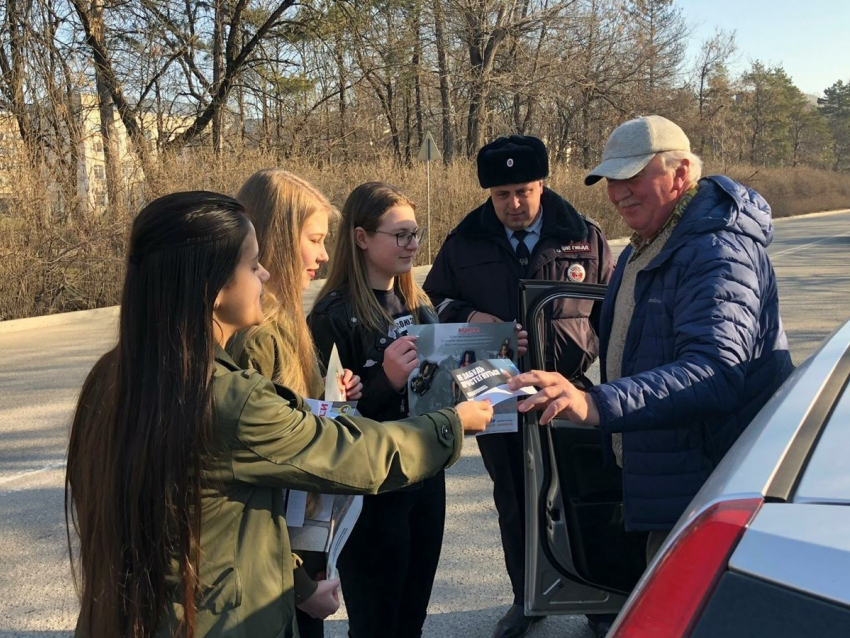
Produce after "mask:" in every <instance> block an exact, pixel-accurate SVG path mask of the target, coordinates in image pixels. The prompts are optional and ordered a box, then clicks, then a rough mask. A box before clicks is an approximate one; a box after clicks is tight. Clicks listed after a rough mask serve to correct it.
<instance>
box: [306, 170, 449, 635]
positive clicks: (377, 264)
mask: <svg viewBox="0 0 850 638" xmlns="http://www.w3.org/2000/svg"><path fill="white" fill-rule="evenodd" d="M424 235H425V229H424V228H421V227H420V226H419V225H418V224H417V223H416V216H415V210H414V205H413V202H411V201H410V199H409V198H408V197H407V196H405V195H404V193H402V192H401V191H400V190H399V189H398V188H396V187H394V186H391V185H389V184H384V183H381V182H369V183H366V184H361V185H360V186H358V187H357V188H355V189H354V190H353V191H352V193H351V194H350V195H349V197H348V199H347V201H346V202H345V205H344V206H343V209H342V223H341V224H340V230H339V236H338V237H337V243H336V249H335V252H334V259H333V261H332V262H331V269H330V273H329V274H328V279H327V282H326V283H325V285H324V287H323V288H322V290H321V292H320V293H319V299H317V301H316V304H315V305H314V308H313V311H312V312H311V313H310V315H309V317H308V318H307V321H308V323H309V325H310V329H311V331H312V333H313V339H314V340H315V342H316V347H317V348H318V351H319V354H320V357H321V359H322V360H323V361H327V358H328V356H329V354H330V352H331V349H332V348H333V346H334V344H336V346H337V349H338V350H339V355H340V360H341V361H342V364H343V365H344V366H347V367H350V368H351V369H352V370H353V371H354V373H355V374H358V375H360V376H361V377H362V378H363V396H362V397H361V399H360V401H359V402H358V404H357V408H358V410H359V411H360V412H361V414H363V415H364V416H369V417H370V418H374V419H379V420H380V419H390V418H392V419H402V418H405V417H407V415H408V405H407V393H406V388H407V380H408V376H409V375H410V373H411V372H412V371H413V370H414V369H416V368H417V367H418V365H419V360H418V357H417V353H416V340H415V338H414V337H412V336H408V335H407V328H408V326H410V325H411V324H413V323H437V316H436V314H435V313H434V309H433V307H432V306H431V303H430V301H429V300H428V297H427V296H426V295H425V293H424V292H423V291H422V289H421V288H420V287H419V285H418V284H417V283H416V281H415V280H414V278H413V270H412V267H413V259H414V257H415V255H416V251H417V250H418V249H419V245H420V242H421V241H422V239H423V238H424ZM376 454H379V455H380V454H382V452H381V451H380V450H376ZM445 513H446V485H445V476H444V474H443V473H442V472H441V473H439V474H438V475H436V476H434V477H432V478H431V479H428V480H427V481H424V482H423V483H421V484H420V485H417V486H415V487H413V488H412V489H410V490H404V491H400V492H398V493H396V494H395V495H393V497H392V498H384V497H383V496H377V497H372V496H367V497H364V499H363V511H362V512H361V514H360V518H359V519H358V521H357V524H356V525H355V527H354V530H353V531H352V533H351V536H350V537H349V540H348V542H347V543H346V545H345V547H344V548H343V550H342V554H341V556H340V559H339V572H340V577H341V579H342V587H343V593H344V595H345V605H346V609H347V611H348V618H349V634H348V635H349V637H350V638H414V637H416V638H418V637H419V636H421V635H422V626H423V623H424V622H425V617H426V615H427V609H428V600H429V598H430V596H431V588H432V586H433V583H434V576H435V574H436V571H437V563H438V561H439V558H440V549H441V545H442V541H443V526H444V522H445Z"/></svg>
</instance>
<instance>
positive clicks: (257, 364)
mask: <svg viewBox="0 0 850 638" xmlns="http://www.w3.org/2000/svg"><path fill="white" fill-rule="evenodd" d="M237 199H238V200H239V201H240V202H242V203H243V204H244V205H245V208H246V213H247V215H248V218H249V219H250V220H251V222H252V223H253V224H254V229H255V230H256V233H257V242H258V243H259V245H260V263H262V264H263V265H264V266H265V267H266V268H267V269H268V271H269V280H268V281H267V282H266V285H265V294H264V295H263V316H264V318H263V323H262V324H261V325H259V326H255V327H253V328H251V329H250V330H248V331H243V332H241V333H239V334H237V335H236V336H235V337H234V338H233V339H231V340H230V343H229V344H228V347H227V349H228V352H230V353H231V354H232V355H233V358H234V360H235V361H236V362H237V363H238V364H239V365H240V366H241V367H243V368H246V369H248V368H250V369H253V370H256V371H257V372H259V373H260V374H262V375H263V376H264V377H266V378H267V379H271V380H272V381H274V382H275V383H277V384H279V385H282V386H286V387H287V388H289V389H290V390H293V391H294V392H295V393H296V394H299V395H301V396H305V397H311V398H313V399H318V398H321V397H322V394H323V390H324V383H323V381H322V374H321V370H320V366H319V362H318V360H317V358H316V353H315V349H314V347H313V339H312V338H311V336H310V330H309V329H308V328H307V322H306V321H305V319H304V308H303V306H302V303H301V296H302V293H303V292H304V290H306V289H307V288H308V287H309V285H310V282H311V281H313V280H314V279H315V278H316V275H317V274H318V271H319V268H321V266H322V264H324V263H327V261H328V254H327V251H326V250H325V238H326V237H327V235H328V228H329V224H330V223H331V221H336V220H337V219H339V211H337V209H336V208H334V207H333V206H332V205H331V203H330V202H329V201H328V200H327V198H326V197H325V196H324V195H322V193H321V192H319V190H318V189H317V188H316V187H314V186H313V185H312V184H310V183H309V182H307V181H306V180H304V179H301V178H300V177H298V176H297V175H294V174H292V173H290V172H288V171H285V170H282V169H274V168H273V169H264V170H261V171H258V172H257V173H254V174H253V175H252V176H251V177H249V178H248V180H247V181H246V182H245V184H244V185H243V186H242V188H241V189H240V190H239V194H238V195H237ZM342 382H343V385H344V388H343V389H344V391H345V393H346V398H348V399H351V400H356V399H359V398H360V390H361V388H362V387H363V386H362V384H361V383H360V378H359V377H357V376H356V375H353V374H352V373H351V371H350V370H346V371H345V374H344V376H343V378H342ZM311 505H312V506H318V497H317V495H316V494H315V493H313V494H310V495H309V496H308V514H309V513H310V506H311ZM296 560H297V562H298V563H301V561H303V565H302V566H300V567H299V568H298V569H296V571H295V602H296V605H297V606H298V611H297V619H298V632H299V634H300V636H301V638H322V636H323V635H324V629H323V624H322V619H323V618H325V617H327V616H328V615H330V614H332V613H334V612H335V611H336V610H337V608H338V607H339V601H338V599H337V598H336V596H335V593H336V587H337V585H338V584H339V583H338V581H336V580H333V581H325V580H323V579H319V580H318V582H316V581H315V580H314V579H316V578H319V577H320V576H321V575H322V574H323V572H324V570H325V561H326V557H325V555H324V553H322V552H303V551H300V552H298V558H297V559H296Z"/></svg>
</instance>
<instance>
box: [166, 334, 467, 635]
mask: <svg viewBox="0 0 850 638" xmlns="http://www.w3.org/2000/svg"><path fill="white" fill-rule="evenodd" d="M213 385H214V393H215V419H216V428H217V433H218V439H219V447H218V451H217V453H216V454H215V456H214V461H213V462H212V463H211V464H210V467H209V470H208V471H207V477H208V478H209V479H210V480H211V481H210V482H211V485H212V486H213V488H211V489H209V490H208V491H207V492H206V493H205V495H204V498H203V511H202V522H201V564H200V577H201V581H202V583H203V588H202V596H201V599H200V601H199V607H198V615H197V621H196V630H195V636H196V637H197V638H205V637H219V636H227V637H234V638H236V637H239V638H242V637H244V638H266V637H268V638H287V637H291V636H297V630H296V624H295V603H294V595H293V575H292V555H291V551H290V547H289V537H288V534H287V530H286V521H285V519H284V507H283V498H282V494H283V492H282V490H281V489H280V488H295V489H302V490H312V491H316V492H325V493H357V494H374V493H376V492H385V491H388V490H392V489H395V488H398V487H402V486H404V485H408V484H409V483H414V482H418V481H421V480H423V479H425V478H427V477H429V476H431V475H433V474H435V473H437V472H438V471H439V470H440V469H442V468H444V467H447V466H449V465H451V464H452V463H454V462H455V461H456V460H457V459H458V457H459V456H460V450H461V446H462V441H463V431H462V428H461V424H460V421H459V419H458V416H457V412H456V411H454V410H440V411H439V412H435V413H432V414H429V415H426V416H422V417H417V418H412V419H406V420H404V421H398V422H387V423H377V422H375V421H371V420H369V419H364V418H359V417H354V418H351V417H339V418H337V419H335V420H331V419H327V418H322V417H318V416H315V415H314V414H312V413H310V412H306V411H303V410H302V409H301V408H302V405H303V404H302V402H301V399H300V398H299V397H297V396H295V395H294V394H293V393H292V392H290V391H289V390H287V389H286V388H282V387H280V386H275V385H274V384H272V383H271V382H270V381H268V380H267V379H266V378H265V377H263V376H261V375H260V374H258V373H257V372H254V371H248V370H242V369H240V368H239V367H238V366H237V365H236V364H235V363H234V362H233V360H232V359H231V358H230V357H229V356H228V355H227V354H226V353H225V352H224V351H223V350H219V351H218V352H217V355H216V369H215V373H214V377H213ZM174 585H175V591H176V585H177V583H176V582H175V583H174ZM181 615H182V607H181V605H180V604H179V603H178V602H174V603H173V605H172V606H171V609H170V613H169V614H168V617H167V618H166V619H164V622H163V624H162V626H161V627H160V631H159V632H158V635H159V636H168V635H170V633H171V632H172V631H173V630H174V628H175V627H176V623H177V622H178V620H179V618H180V617H181Z"/></svg>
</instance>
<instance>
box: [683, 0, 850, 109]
mask: <svg viewBox="0 0 850 638" xmlns="http://www.w3.org/2000/svg"><path fill="white" fill-rule="evenodd" d="M676 5H677V6H679V7H680V8H681V9H682V14H683V16H684V18H685V20H686V21H687V22H688V23H689V24H690V25H691V26H692V27H694V33H693V35H692V36H691V43H690V45H689V48H688V55H689V58H691V59H693V58H694V57H696V54H697V53H698V52H699V49H700V46H701V44H702V42H703V41H704V40H706V39H709V38H711V36H712V35H713V34H714V32H715V29H717V28H720V29H723V30H724V31H735V32H736V33H735V36H736V42H737V44H738V51H737V53H736V55H735V61H734V63H733V64H731V65H730V70H731V71H732V75H733V76H738V75H740V74H741V73H742V72H744V71H746V70H747V69H749V68H750V65H751V64H752V63H753V62H754V61H756V60H759V61H760V62H762V63H764V64H765V65H767V66H771V67H774V66H782V68H784V69H785V72H786V73H787V74H788V76H789V77H790V78H791V79H792V80H793V82H794V84H795V85H796V86H797V88H799V89H800V90H801V91H803V93H810V94H812V95H817V96H821V95H822V94H823V90H824V89H825V88H827V87H830V86H832V85H833V84H835V83H836V82H837V81H838V80H843V81H844V83H845V84H846V83H848V81H850V32H848V30H850V0H677V2H676Z"/></svg>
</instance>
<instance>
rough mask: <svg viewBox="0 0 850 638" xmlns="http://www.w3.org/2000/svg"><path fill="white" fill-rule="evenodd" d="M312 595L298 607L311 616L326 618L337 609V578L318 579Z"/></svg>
mask: <svg viewBox="0 0 850 638" xmlns="http://www.w3.org/2000/svg"><path fill="white" fill-rule="evenodd" d="M317 585H318V587H316V591H314V592H313V595H312V596H310V597H309V598H308V599H307V600H305V601H304V602H303V603H301V604H300V605H298V609H300V610H301V611H303V612H304V613H305V614H309V615H310V616H312V617H313V618H323V619H324V618H327V617H328V616H330V615H331V614H335V613H336V610H337V609H339V578H332V579H331V580H320V581H318V582H317Z"/></svg>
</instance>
